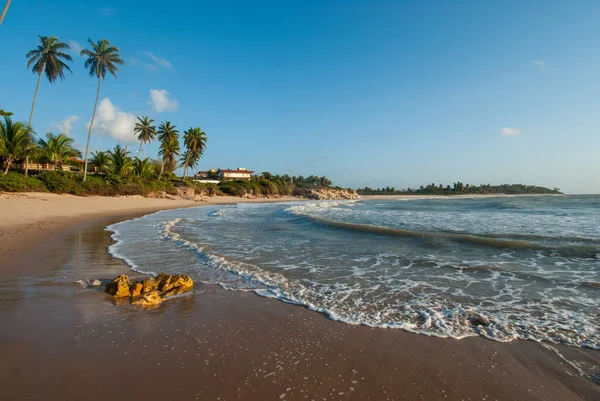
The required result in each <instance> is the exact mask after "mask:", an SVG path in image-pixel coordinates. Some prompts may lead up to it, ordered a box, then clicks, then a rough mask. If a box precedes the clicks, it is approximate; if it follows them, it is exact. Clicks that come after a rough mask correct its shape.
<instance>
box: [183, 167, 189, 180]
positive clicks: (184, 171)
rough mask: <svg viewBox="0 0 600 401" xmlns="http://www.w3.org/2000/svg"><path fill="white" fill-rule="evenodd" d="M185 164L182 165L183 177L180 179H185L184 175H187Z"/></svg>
mask: <svg viewBox="0 0 600 401" xmlns="http://www.w3.org/2000/svg"><path fill="white" fill-rule="evenodd" d="M187 167H188V166H187V164H184V165H183V178H182V181H185V176H186V175H187Z"/></svg>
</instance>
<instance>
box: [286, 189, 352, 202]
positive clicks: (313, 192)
mask: <svg viewBox="0 0 600 401" xmlns="http://www.w3.org/2000/svg"><path fill="white" fill-rule="evenodd" d="M292 195H293V196H298V197H301V198H306V199H316V200H344V199H358V198H359V196H358V194H357V193H356V191H353V190H349V189H335V188H308V187H296V188H294V190H293V191H292Z"/></svg>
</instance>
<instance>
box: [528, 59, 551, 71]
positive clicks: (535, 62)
mask: <svg viewBox="0 0 600 401" xmlns="http://www.w3.org/2000/svg"><path fill="white" fill-rule="evenodd" d="M531 63H532V64H533V65H535V66H536V67H537V68H539V70H540V72H544V71H548V66H547V65H546V62H545V61H544V60H533V61H532V62H531Z"/></svg>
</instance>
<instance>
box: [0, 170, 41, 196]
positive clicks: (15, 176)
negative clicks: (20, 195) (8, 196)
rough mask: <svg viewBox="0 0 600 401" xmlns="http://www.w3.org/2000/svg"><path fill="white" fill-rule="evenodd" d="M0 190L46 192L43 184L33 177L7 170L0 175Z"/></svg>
mask: <svg viewBox="0 0 600 401" xmlns="http://www.w3.org/2000/svg"><path fill="white" fill-rule="evenodd" d="M0 191H6V192H47V190H46V187H45V186H44V184H43V183H42V182H41V181H40V180H38V179H37V178H35V177H25V176H24V175H23V174H19V173H15V172H9V173H8V174H7V175H5V176H1V175H0Z"/></svg>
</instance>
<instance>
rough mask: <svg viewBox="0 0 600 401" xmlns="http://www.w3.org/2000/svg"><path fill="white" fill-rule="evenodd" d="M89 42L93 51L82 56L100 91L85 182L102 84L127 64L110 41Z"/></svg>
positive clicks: (86, 149) (85, 51)
mask: <svg viewBox="0 0 600 401" xmlns="http://www.w3.org/2000/svg"><path fill="white" fill-rule="evenodd" d="M88 42H89V43H90V45H91V46H92V50H88V49H83V50H82V51H81V55H82V56H86V57H87V60H85V64H84V66H85V68H89V70H90V77H93V76H96V77H97V78H98V90H97V91H96V103H94V112H93V113H92V121H90V127H89V129H88V137H87V145H85V167H84V170H83V181H84V182H85V178H86V177H87V166H88V150H89V148H90V138H91V136H92V127H93V126H94V117H96V108H97V107H98V97H99V96H100V83H101V82H102V80H103V79H104V78H106V72H107V71H108V72H110V73H111V74H112V75H113V76H114V77H115V78H117V72H118V71H119V67H117V64H118V65H125V62H124V61H123V60H121V58H120V57H119V48H118V47H115V46H111V45H110V43H109V41H108V40H106V39H102V40H99V41H98V42H96V43H94V42H93V41H92V40H91V39H88Z"/></svg>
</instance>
